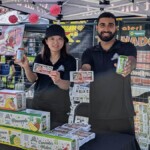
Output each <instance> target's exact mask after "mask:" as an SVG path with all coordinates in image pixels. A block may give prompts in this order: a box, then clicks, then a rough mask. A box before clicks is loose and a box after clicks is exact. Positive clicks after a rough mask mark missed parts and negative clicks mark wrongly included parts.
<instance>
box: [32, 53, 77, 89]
mask: <svg viewBox="0 0 150 150" xmlns="http://www.w3.org/2000/svg"><path fill="white" fill-rule="evenodd" d="M34 63H40V64H44V65H49V66H53V70H59V72H60V77H61V79H64V80H69V79H70V71H75V70H76V61H75V58H73V57H72V56H71V55H67V56H66V57H65V58H64V57H61V58H60V59H59V60H58V61H57V62H56V63H55V64H52V62H50V61H49V63H47V64H45V63H44V62H43V60H42V58H41V55H38V56H37V57H36V58H35V61H34ZM37 76H38V79H37V81H36V85H35V91H36V92H37V91H40V90H44V89H45V90H46V89H49V88H50V87H53V86H55V87H58V86H56V85H55V84H54V83H53V81H52V79H51V78H50V77H49V76H48V75H44V74H39V73H37Z"/></svg>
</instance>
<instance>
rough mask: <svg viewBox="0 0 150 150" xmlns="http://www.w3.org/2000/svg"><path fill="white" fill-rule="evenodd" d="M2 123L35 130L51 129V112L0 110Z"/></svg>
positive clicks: (0, 121)
mask: <svg viewBox="0 0 150 150" xmlns="http://www.w3.org/2000/svg"><path fill="white" fill-rule="evenodd" d="M0 116H1V117H0V125H3V126H8V127H13V128H19V129H24V130H28V131H34V132H45V131H49V130H50V112H46V111H39V110H33V109H26V110H24V111H18V112H14V111H7V110H1V111H0Z"/></svg>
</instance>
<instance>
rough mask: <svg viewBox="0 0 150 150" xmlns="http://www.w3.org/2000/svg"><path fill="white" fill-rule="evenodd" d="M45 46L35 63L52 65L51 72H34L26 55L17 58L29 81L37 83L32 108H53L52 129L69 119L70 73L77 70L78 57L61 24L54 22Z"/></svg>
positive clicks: (50, 110)
mask: <svg viewBox="0 0 150 150" xmlns="http://www.w3.org/2000/svg"><path fill="white" fill-rule="evenodd" d="M42 42H43V44H44V48H43V50H42V52H41V53H40V54H38V55H37V56H36V58H35V60H34V63H39V64H43V65H48V66H52V67H53V70H52V71H50V73H49V74H48V75H45V74H40V73H36V72H32V70H31V69H30V67H29V62H28V59H27V57H26V56H24V57H23V60H22V61H20V62H19V61H17V60H16V63H18V64H19V65H20V66H22V67H23V68H24V70H25V74H26V76H27V78H28V80H29V81H31V82H36V83H35V88H34V98H33V102H32V108H33V109H37V110H43V111H49V112H50V114H51V115H50V116H51V128H54V127H56V126H59V125H62V124H64V123H66V122H67V121H68V115H67V113H68V112H69V111H70V100H69V91H68V89H69V86H70V81H69V78H70V77H69V72H70V71H75V70H76V60H75V58H74V57H72V56H71V55H69V54H67V52H66V44H67V42H68V39H67V37H66V36H65V31H64V29H63V28H62V27H61V26H60V25H51V26H50V27H49V28H47V30H46V34H45V38H44V39H43V41H42Z"/></svg>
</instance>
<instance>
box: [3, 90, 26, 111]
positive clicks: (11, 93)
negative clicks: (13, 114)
mask: <svg viewBox="0 0 150 150" xmlns="http://www.w3.org/2000/svg"><path fill="white" fill-rule="evenodd" d="M0 109H3V110H12V111H18V110H23V109H26V97H25V92H24V91H17V90H7V89H4V90H0Z"/></svg>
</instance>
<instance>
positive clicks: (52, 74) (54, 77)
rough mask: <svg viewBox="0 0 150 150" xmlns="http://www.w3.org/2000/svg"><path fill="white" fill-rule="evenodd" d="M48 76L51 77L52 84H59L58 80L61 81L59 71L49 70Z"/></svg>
mask: <svg viewBox="0 0 150 150" xmlns="http://www.w3.org/2000/svg"><path fill="white" fill-rule="evenodd" d="M49 76H50V77H51V79H52V80H53V82H54V84H56V85H57V84H59V82H60V81H61V78H60V72H58V71H51V72H50V73H49Z"/></svg>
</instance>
